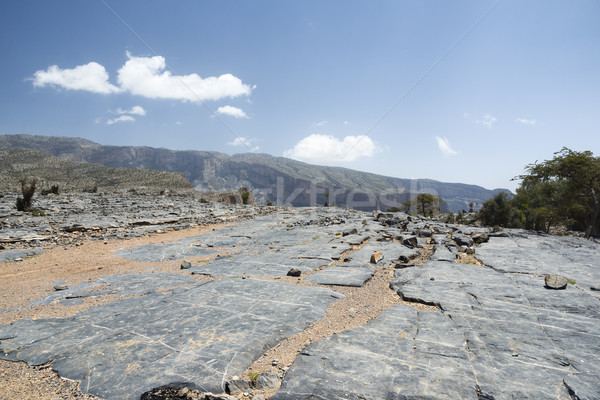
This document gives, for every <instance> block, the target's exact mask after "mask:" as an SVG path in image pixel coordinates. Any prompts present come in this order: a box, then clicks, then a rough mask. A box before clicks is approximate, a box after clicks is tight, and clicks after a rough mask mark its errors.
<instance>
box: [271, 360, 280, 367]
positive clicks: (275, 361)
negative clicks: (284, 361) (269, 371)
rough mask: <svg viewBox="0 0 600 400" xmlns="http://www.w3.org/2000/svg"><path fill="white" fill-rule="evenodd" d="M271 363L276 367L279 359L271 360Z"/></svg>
mask: <svg viewBox="0 0 600 400" xmlns="http://www.w3.org/2000/svg"><path fill="white" fill-rule="evenodd" d="M271 365H272V366H274V367H276V366H277V365H279V361H277V360H273V361H271Z"/></svg>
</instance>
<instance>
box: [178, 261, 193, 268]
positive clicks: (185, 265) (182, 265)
mask: <svg viewBox="0 0 600 400" xmlns="http://www.w3.org/2000/svg"><path fill="white" fill-rule="evenodd" d="M191 267H192V263H191V262H189V261H188V260H183V261H182V262H181V269H190V268H191Z"/></svg>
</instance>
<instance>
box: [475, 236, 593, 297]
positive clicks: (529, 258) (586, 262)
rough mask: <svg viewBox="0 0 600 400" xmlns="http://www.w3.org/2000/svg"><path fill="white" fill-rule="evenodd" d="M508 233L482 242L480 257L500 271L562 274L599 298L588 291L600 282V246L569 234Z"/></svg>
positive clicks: (478, 253) (478, 255)
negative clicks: (506, 235) (505, 235)
mask: <svg viewBox="0 0 600 400" xmlns="http://www.w3.org/2000/svg"><path fill="white" fill-rule="evenodd" d="M507 234H508V235H509V236H508V237H494V238H491V239H490V241H489V242H487V243H484V244H482V245H480V246H479V247H478V248H477V258H478V259H480V260H481V261H482V262H483V263H484V264H486V265H489V266H491V267H492V268H494V269H495V270H497V271H500V272H514V273H529V274H539V275H546V274H553V275H562V276H564V277H566V278H568V279H571V280H573V281H575V282H576V286H577V287H579V288H581V289H582V290H587V291H588V292H589V293H590V294H592V295H596V296H597V298H598V299H599V300H600V293H598V292H595V293H594V292H592V291H590V290H589V289H590V287H592V286H594V285H596V284H597V283H598V282H600V245H598V244H597V243H595V242H592V241H590V240H585V239H584V238H578V237H570V236H550V235H528V234H525V233H524V232H522V231H520V232H513V231H508V233H507Z"/></svg>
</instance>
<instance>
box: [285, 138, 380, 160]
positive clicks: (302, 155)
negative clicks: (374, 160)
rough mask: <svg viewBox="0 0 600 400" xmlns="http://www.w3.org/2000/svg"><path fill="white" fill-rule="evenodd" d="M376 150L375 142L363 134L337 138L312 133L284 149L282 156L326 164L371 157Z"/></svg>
mask: <svg viewBox="0 0 600 400" xmlns="http://www.w3.org/2000/svg"><path fill="white" fill-rule="evenodd" d="M376 151H377V147H376V146H375V143H374V142H373V141H372V140H371V138H370V137H368V136H365V135H361V136H346V137H345V138H343V139H338V138H336V137H334V136H331V135H318V134H312V135H310V136H307V137H305V138H304V139H302V140H300V141H299V142H298V143H296V145H295V146H294V148H292V149H290V150H286V151H284V152H283V156H284V157H288V158H293V159H296V160H302V161H307V162H319V163H326V164H328V163H333V162H344V161H346V162H349V161H354V160H357V159H359V158H362V157H372V156H373V155H375V152H376Z"/></svg>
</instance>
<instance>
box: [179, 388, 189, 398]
mask: <svg viewBox="0 0 600 400" xmlns="http://www.w3.org/2000/svg"><path fill="white" fill-rule="evenodd" d="M189 392H190V389H188V388H186V387H184V388H181V389H179V392H177V395H178V396H179V397H187V394H188V393H189Z"/></svg>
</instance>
